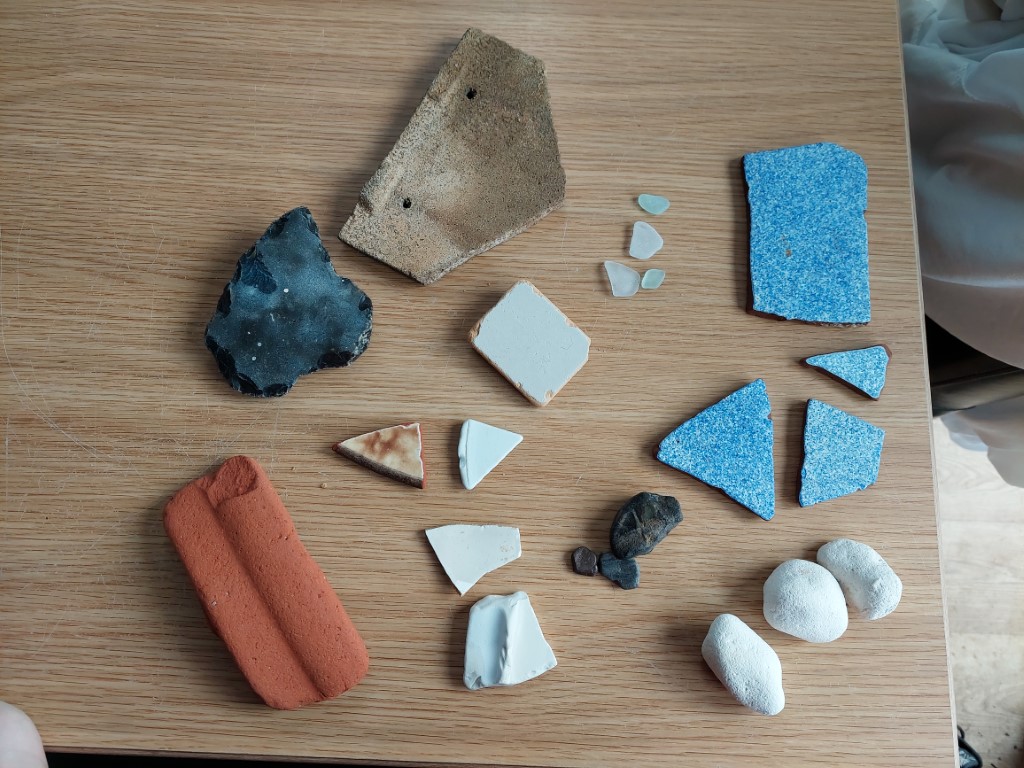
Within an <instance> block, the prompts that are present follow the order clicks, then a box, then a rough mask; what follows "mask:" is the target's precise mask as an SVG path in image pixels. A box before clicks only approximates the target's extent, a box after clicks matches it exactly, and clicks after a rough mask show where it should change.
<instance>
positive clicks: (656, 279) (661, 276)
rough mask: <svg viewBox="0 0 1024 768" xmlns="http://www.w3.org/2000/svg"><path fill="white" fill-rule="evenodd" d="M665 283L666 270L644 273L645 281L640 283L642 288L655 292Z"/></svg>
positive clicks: (649, 270)
mask: <svg viewBox="0 0 1024 768" xmlns="http://www.w3.org/2000/svg"><path fill="white" fill-rule="evenodd" d="M663 282H665V270H664V269H648V270H647V271H646V272H644V279H643V280H641V281H640V287H641V288H646V289H647V290H648V291H653V290H654V289H655V288H659V287H660V286H661V284H662V283H663Z"/></svg>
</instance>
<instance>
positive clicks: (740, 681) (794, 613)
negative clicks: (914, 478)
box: [701, 539, 903, 715]
mask: <svg viewBox="0 0 1024 768" xmlns="http://www.w3.org/2000/svg"><path fill="white" fill-rule="evenodd" d="M902 594H903V583H902V582H901V581H900V578H899V576H897V575H896V573H895V572H894V571H893V569H892V568H891V567H890V566H889V564H888V563H887V562H885V559H884V558H883V557H882V556H881V555H880V554H878V553H877V552H876V551H875V550H873V549H872V548H871V547H869V546H868V545H867V544H862V543H860V542H859V541H853V540H852V539H836V540H835V541H830V542H829V543H828V544H826V545H824V546H823V547H822V548H821V549H819V550H818V562H817V563H812V562H810V561H809V560H787V561H786V562H784V563H782V564H781V565H780V566H779V567H778V568H776V569H775V570H774V571H772V574H771V576H769V577H768V579H767V580H766V581H765V583H764V617H765V619H766V620H767V621H768V623H769V624H770V625H771V626H772V627H773V628H775V629H777V630H778V631H779V632H784V633H786V634H787V635H793V636H794V637H798V638H800V639H801V640H806V641H808V642H811V643H829V642H832V641H833V640H836V639H838V638H839V637H840V636H842V634H843V633H844V632H845V631H846V628H847V625H848V623H849V615H848V613H847V608H846V606H847V604H849V606H850V607H851V608H853V609H854V611H856V612H857V614H858V615H859V616H860V617H861V618H864V619H867V620H868V621H874V620H875V619H880V618H882V617H884V616H888V615H889V614H890V613H892V612H893V611H894V610H895V609H896V606H897V605H899V602H900V597H901V596H902ZM701 655H703V656H704V661H705V662H707V665H708V666H709V667H710V668H711V671H712V672H714V673H715V676H716V677H717V678H718V679H719V680H721V681H722V685H724V686H725V687H726V689H728V691H729V692H730V693H731V694H732V695H733V696H735V697H736V700H737V701H739V702H740V703H741V704H743V705H744V706H746V707H749V708H750V709H753V710H754V711H756V712H761V713H762V714H765V715H776V714H778V713H779V712H781V711H782V708H783V706H784V705H785V694H784V692H783V689H782V664H781V663H780V662H779V657H778V656H777V655H776V653H775V651H774V650H772V648H771V646H769V645H768V643H766V642H765V641H764V640H763V639H762V638H761V637H760V636H759V635H758V634H757V633H756V632H755V631H754V630H753V629H751V628H750V627H748V626H747V625H746V624H744V623H743V621H741V620H740V619H738V618H736V617H735V616H733V615H731V614H728V613H723V614H722V615H721V616H719V617H718V618H716V619H715V620H714V621H713V622H712V623H711V627H710V629H708V634H707V637H705V638H704V643H703V645H702V646H701Z"/></svg>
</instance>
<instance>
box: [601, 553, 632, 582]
mask: <svg viewBox="0 0 1024 768" xmlns="http://www.w3.org/2000/svg"><path fill="white" fill-rule="evenodd" d="M601 574H602V575H603V576H606V577H607V578H609V579H611V580H612V581H614V582H615V583H616V584H618V585H619V586H620V587H622V588H623V589H636V588H637V587H639V586H640V566H639V565H637V562H636V560H634V559H633V558H631V557H628V558H626V559H624V560H620V559H619V558H617V557H616V556H615V555H613V554H612V553H611V552H605V553H604V554H602V555H601Z"/></svg>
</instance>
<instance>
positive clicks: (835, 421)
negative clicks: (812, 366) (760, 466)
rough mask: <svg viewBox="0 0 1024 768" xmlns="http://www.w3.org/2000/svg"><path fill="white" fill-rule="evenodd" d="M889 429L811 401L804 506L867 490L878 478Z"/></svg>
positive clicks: (803, 472)
mask: <svg viewBox="0 0 1024 768" xmlns="http://www.w3.org/2000/svg"><path fill="white" fill-rule="evenodd" d="M884 440H885V430H883V429H880V428H879V427H876V426H875V425H874V424H870V423H868V422H866V421H864V420H863V419H858V418H857V417H856V416H853V415H851V414H849V413H847V412H846V411H841V410H840V409H838V408H835V407H833V406H831V405H829V404H828V403H823V402H821V401H820V400H808V401H807V422H806V424H805V426H804V466H803V469H801V470H800V506H802V507H809V506H811V505H812V504H818V503H819V502H822V501H828V500H829V499H836V498H839V497H840V496H846V495H847V494H849V493H854V492H855V491H860V490H863V489H864V488H867V487H868V486H869V485H872V484H873V483H874V482H875V481H876V480H877V479H878V467H879V465H880V464H881V462H882V442H883V441H884Z"/></svg>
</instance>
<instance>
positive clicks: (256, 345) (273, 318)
mask: <svg viewBox="0 0 1024 768" xmlns="http://www.w3.org/2000/svg"><path fill="white" fill-rule="evenodd" d="M372 328H373V304H372V302H371V301H370V297H369V296H367V295H366V294H365V293H363V292H362V291H361V290H359V288H358V287H357V286H356V285H355V283H353V282H352V281H351V280H349V279H348V278H345V277H341V276H339V275H338V274H337V273H336V272H335V271H334V267H333V266H332V265H331V257H330V256H329V255H328V254H327V251H326V250H325V249H324V246H323V243H322V242H321V241H320V232H319V230H318V229H317V226H316V222H314V221H313V216H312V214H310V212H309V209H308V208H296V209H295V210H292V211H289V212H288V213H286V214H285V215H284V216H282V217H281V218H279V219H278V220H277V221H275V222H274V223H273V224H271V225H270V227H269V228H268V229H267V231H266V232H265V233H264V234H263V237H261V238H260V239H259V240H257V241H256V243H255V244H254V245H253V246H252V247H251V248H250V249H249V250H248V251H246V252H245V253H243V254H242V257H241V258H240V259H239V260H238V266H237V267H236V268H235V274H234V277H232V278H231V281H230V282H229V283H228V284H227V286H225V288H224V293H223V294H221V297H220V301H219V302H218V303H217V310H216V312H214V315H213V319H211V320H210V323H209V325H207V326H206V346H207V347H208V348H209V349H210V351H211V352H212V353H213V356H214V358H216V360H217V365H218V367H220V371H221V373H223V374H224V378H225V379H227V380H228V383H229V384H230V385H231V386H232V387H234V388H235V389H237V390H238V391H239V392H244V393H245V394H247V395H255V396H256V397H278V396H280V395H283V394H284V393H285V392H287V391H288V390H289V389H291V387H292V385H293V384H294V383H295V380H296V379H298V378H299V376H302V375H304V374H307V373H312V372H313V371H318V370H320V369H321V368H338V367H341V366H345V365H349V364H350V363H351V362H353V361H354V360H355V359H356V358H357V357H359V355H361V354H362V353H363V350H364V349H366V345H367V344H368V343H369V341H370V331H371V330H372Z"/></svg>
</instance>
